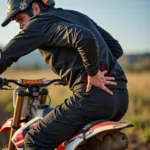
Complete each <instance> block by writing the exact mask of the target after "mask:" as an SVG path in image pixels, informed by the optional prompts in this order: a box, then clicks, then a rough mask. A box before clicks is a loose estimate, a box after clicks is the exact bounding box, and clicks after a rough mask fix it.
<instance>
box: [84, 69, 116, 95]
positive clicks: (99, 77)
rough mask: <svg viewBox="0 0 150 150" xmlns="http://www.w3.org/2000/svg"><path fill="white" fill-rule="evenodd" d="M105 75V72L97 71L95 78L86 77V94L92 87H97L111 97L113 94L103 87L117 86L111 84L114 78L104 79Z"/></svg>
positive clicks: (113, 83)
mask: <svg viewBox="0 0 150 150" xmlns="http://www.w3.org/2000/svg"><path fill="white" fill-rule="evenodd" d="M106 73H107V70H105V71H103V72H101V71H98V73H97V74H96V75H95V76H88V79H87V80H88V84H87V87H86V92H89V91H90V90H91V88H92V86H96V87H99V88H100V89H102V90H104V91H105V92H107V93H109V94H110V95H113V92H112V91H110V90H109V89H108V88H107V87H106V86H105V85H114V86H115V85H117V84H116V82H113V81H114V80H115V78H114V77H106V76H104V75H105V74H106Z"/></svg>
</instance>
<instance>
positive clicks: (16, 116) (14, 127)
mask: <svg viewBox="0 0 150 150" xmlns="http://www.w3.org/2000/svg"><path fill="white" fill-rule="evenodd" d="M22 105H23V96H19V95H17V98H16V107H15V108H14V114H13V121H12V127H11V131H10V136H9V144H8V150H15V149H16V148H15V145H14V144H13V143H12V141H11V139H12V137H13V135H14V133H15V132H16V130H17V127H19V121H20V117H21V110H22Z"/></svg>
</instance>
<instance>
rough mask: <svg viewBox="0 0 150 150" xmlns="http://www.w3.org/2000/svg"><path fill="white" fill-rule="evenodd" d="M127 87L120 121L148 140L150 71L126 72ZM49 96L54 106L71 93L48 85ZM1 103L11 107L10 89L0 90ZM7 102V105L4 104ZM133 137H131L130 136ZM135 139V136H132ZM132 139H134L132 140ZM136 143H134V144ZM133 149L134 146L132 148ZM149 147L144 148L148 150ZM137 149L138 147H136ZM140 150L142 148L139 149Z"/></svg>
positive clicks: (31, 75)
mask: <svg viewBox="0 0 150 150" xmlns="http://www.w3.org/2000/svg"><path fill="white" fill-rule="evenodd" d="M2 77H5V78H11V79H18V78H26V79H35V78H36V79H37V78H43V77H44V78H46V79H54V78H58V77H57V76H56V75H54V74H53V73H51V72H50V71H29V72H28V71H26V72H22V71H18V70H17V71H11V70H8V71H7V72H5V73H4V74H3V75H2ZM127 78H128V89H129V97H130V103H129V109H128V112H127V114H126V115H125V117H124V118H123V119H122V121H131V122H133V123H134V124H135V127H134V128H133V129H130V130H128V131H129V132H130V134H132V136H133V137H136V138H138V140H139V142H140V143H146V144H147V143H149V142H150V128H149V127H150V117H149V109H150V92H149V89H150V79H149V78H150V73H148V72H145V73H127ZM49 92H50V96H51V98H52V106H56V105H57V104H60V103H61V102H63V100H64V99H65V98H68V97H69V96H70V95H71V91H70V90H69V89H68V88H67V87H62V86H51V87H49ZM0 95H1V99H0V101H1V103H3V104H5V106H6V107H5V111H10V110H11V108H12V103H10V102H11V99H12V91H0ZM6 103H7V105H6ZM0 119H1V120H2V118H0ZM132 139H133V138H132ZM134 139H135V138H134ZM133 141H134V140H133ZM135 145H136V144H135ZM133 149H134V148H133ZM148 149H149V148H147V149H145V150H148ZM137 150H138V149H137ZM141 150H142V149H141Z"/></svg>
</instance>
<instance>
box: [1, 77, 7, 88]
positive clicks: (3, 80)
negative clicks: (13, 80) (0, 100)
mask: <svg viewBox="0 0 150 150" xmlns="http://www.w3.org/2000/svg"><path fill="white" fill-rule="evenodd" d="M5 85H8V81H7V79H5V78H0V87H2V86H5Z"/></svg>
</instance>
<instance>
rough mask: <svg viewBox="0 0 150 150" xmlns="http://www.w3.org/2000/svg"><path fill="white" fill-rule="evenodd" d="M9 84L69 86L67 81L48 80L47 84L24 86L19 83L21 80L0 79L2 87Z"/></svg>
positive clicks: (34, 85)
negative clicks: (55, 84)
mask: <svg viewBox="0 0 150 150" xmlns="http://www.w3.org/2000/svg"><path fill="white" fill-rule="evenodd" d="M9 83H14V84H16V85H18V86H20V87H46V86H49V85H51V84H53V83H57V85H64V86H65V85H67V81H66V80H65V79H53V80H46V83H43V84H22V83H19V80H12V79H6V78H0V87H3V86H8V84H9Z"/></svg>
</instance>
